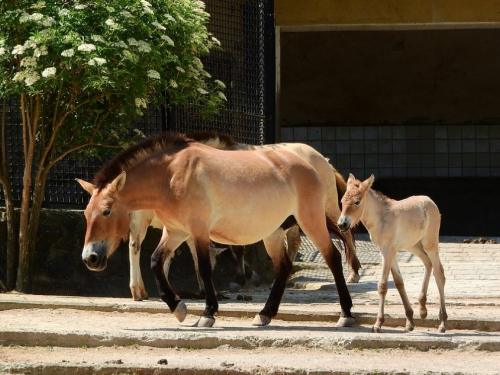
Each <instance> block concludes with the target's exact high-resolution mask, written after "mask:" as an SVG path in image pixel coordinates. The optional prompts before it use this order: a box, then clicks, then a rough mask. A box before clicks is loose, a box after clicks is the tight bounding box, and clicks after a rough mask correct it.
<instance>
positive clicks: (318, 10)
mask: <svg viewBox="0 0 500 375" xmlns="http://www.w3.org/2000/svg"><path fill="white" fill-rule="evenodd" d="M274 4H275V13H276V24H277V26H299V25H300V26H303V25H332V24H394V23H403V24H408V23H443V22H499V21H500V1H499V0H404V1H403V0H308V1H303V0H275V2H274Z"/></svg>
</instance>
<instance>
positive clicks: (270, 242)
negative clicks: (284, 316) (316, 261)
mask: <svg viewBox="0 0 500 375" xmlns="http://www.w3.org/2000/svg"><path fill="white" fill-rule="evenodd" d="M284 240H285V232H284V231H283V230H281V229H278V230H277V231H276V232H274V233H273V234H272V235H271V236H269V237H267V238H265V239H264V245H265V247H266V250H267V253H268V254H269V256H270V257H271V260H272V262H273V267H274V277H275V278H274V283H273V286H272V288H271V292H270V293H269V297H268V299H267V302H266V304H265V306H264V308H263V309H262V310H261V311H260V313H259V314H258V315H256V316H255V318H254V320H253V321H252V324H253V325H255V326H265V325H268V324H269V323H270V322H271V319H272V318H273V317H274V316H276V314H277V313H278V308H279V305H280V303H281V299H282V298H283V293H284V292H285V287H286V283H287V281H288V277H289V276H290V272H291V271H292V262H290V259H288V256H287V255H286V251H285V243H284Z"/></svg>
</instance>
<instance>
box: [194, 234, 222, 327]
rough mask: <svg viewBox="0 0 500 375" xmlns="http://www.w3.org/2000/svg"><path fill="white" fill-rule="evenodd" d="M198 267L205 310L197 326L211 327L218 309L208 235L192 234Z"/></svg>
mask: <svg viewBox="0 0 500 375" xmlns="http://www.w3.org/2000/svg"><path fill="white" fill-rule="evenodd" d="M193 241H194V245H195V248H196V255H197V258H198V268H199V272H200V276H201V279H202V280H203V284H204V286H205V311H203V314H202V316H201V318H200V319H199V320H198V322H197V323H196V324H195V325H196V326H198V327H212V326H213V325H214V323H215V317H214V315H215V313H217V312H218V311H219V301H217V293H216V292H215V287H214V284H213V281H212V262H211V259H210V256H211V255H210V238H208V236H206V238H205V236H196V237H195V236H193Z"/></svg>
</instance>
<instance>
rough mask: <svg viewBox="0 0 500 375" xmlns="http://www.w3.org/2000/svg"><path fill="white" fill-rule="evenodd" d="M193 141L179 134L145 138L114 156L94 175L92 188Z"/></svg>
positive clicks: (98, 186) (99, 187)
mask: <svg viewBox="0 0 500 375" xmlns="http://www.w3.org/2000/svg"><path fill="white" fill-rule="evenodd" d="M193 141H194V140H193V139H191V138H189V137H187V136H186V135H184V134H181V133H173V132H164V133H161V134H159V135H157V136H154V137H149V138H145V139H143V140H142V141H139V142H138V143H136V144H135V145H133V146H131V147H129V148H127V149H126V150H123V151H121V152H119V153H118V154H116V155H115V156H114V157H113V158H112V159H110V160H109V161H107V162H106V163H105V164H104V165H103V166H102V168H101V169H100V170H99V171H98V172H97V173H96V174H95V175H94V186H96V187H97V188H98V189H101V188H103V187H104V186H105V185H107V184H109V183H110V182H112V181H113V180H114V179H115V178H116V177H118V175H119V174H120V173H122V171H124V170H127V169H129V168H131V167H133V166H134V165H137V164H138V163H140V162H141V161H143V160H145V159H147V158H148V157H150V156H152V155H154V154H157V153H159V152H163V151H166V150H168V149H169V148H172V147H174V146H182V145H188V144H189V143H192V142H193Z"/></svg>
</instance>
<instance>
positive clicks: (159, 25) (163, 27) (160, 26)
mask: <svg viewBox="0 0 500 375" xmlns="http://www.w3.org/2000/svg"><path fill="white" fill-rule="evenodd" d="M152 25H153V26H156V28H157V29H159V30H167V28H166V27H165V26H163V25H162V24H161V23H159V22H158V21H154V22H152Z"/></svg>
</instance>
